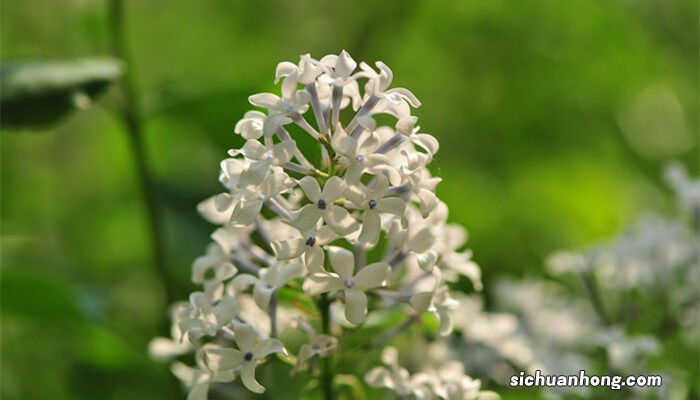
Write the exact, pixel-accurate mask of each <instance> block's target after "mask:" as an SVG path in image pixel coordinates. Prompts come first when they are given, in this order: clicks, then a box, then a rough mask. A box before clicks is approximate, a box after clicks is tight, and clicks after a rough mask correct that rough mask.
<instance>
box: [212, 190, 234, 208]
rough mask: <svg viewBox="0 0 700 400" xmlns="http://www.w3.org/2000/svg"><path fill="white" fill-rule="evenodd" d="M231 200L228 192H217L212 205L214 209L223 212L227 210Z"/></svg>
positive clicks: (231, 197)
mask: <svg viewBox="0 0 700 400" xmlns="http://www.w3.org/2000/svg"><path fill="white" fill-rule="evenodd" d="M233 201H234V199H233V196H231V195H230V194H228V193H220V194H217V195H216V196H215V197H214V206H215V207H216V211H218V212H224V211H226V210H228V209H229V208H230V207H231V204H232V203H233Z"/></svg>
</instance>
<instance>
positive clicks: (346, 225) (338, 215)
mask: <svg viewBox="0 0 700 400" xmlns="http://www.w3.org/2000/svg"><path fill="white" fill-rule="evenodd" d="M323 220H324V221H326V224H328V227H329V228H331V229H332V230H333V232H335V233H337V234H338V235H340V236H347V235H349V234H351V233H353V232H355V231H356V230H358V229H359V228H360V226H359V224H358V223H357V221H355V219H354V218H353V217H352V216H351V215H350V213H349V212H348V210H346V209H344V208H343V207H340V206H336V205H335V204H331V205H329V206H327V208H326V212H324V213H323Z"/></svg>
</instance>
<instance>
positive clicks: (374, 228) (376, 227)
mask: <svg viewBox="0 0 700 400" xmlns="http://www.w3.org/2000/svg"><path fill="white" fill-rule="evenodd" d="M381 228H382V219H381V218H380V217H379V214H378V213H377V212H376V211H374V210H366V211H365V212H364V214H363V215H362V232H360V236H359V237H358V238H357V240H358V241H359V242H360V243H361V244H362V245H363V246H365V247H368V246H371V245H374V244H375V243H377V240H378V239H379V231H381Z"/></svg>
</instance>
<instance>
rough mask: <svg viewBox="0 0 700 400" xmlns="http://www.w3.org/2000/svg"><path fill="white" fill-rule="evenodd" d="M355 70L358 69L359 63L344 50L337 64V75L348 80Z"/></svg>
mask: <svg viewBox="0 0 700 400" xmlns="http://www.w3.org/2000/svg"><path fill="white" fill-rule="evenodd" d="M355 68H357V63H356V62H355V60H353V59H352V57H350V54H348V53H347V52H346V51H345V50H343V51H342V52H341V53H340V55H339V56H338V59H337V60H336V62H335V70H334V72H335V75H336V76H339V77H343V78H347V77H349V76H350V75H351V74H352V72H353V71H354V70H355Z"/></svg>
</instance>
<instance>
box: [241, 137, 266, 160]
mask: <svg viewBox="0 0 700 400" xmlns="http://www.w3.org/2000/svg"><path fill="white" fill-rule="evenodd" d="M241 152H242V153H243V155H244V156H245V158H249V159H251V160H261V159H262V158H263V157H264V156H265V153H267V148H266V147H265V146H263V144H262V143H260V142H258V141H257V140H246V142H245V144H244V145H243V148H241Z"/></svg>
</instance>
